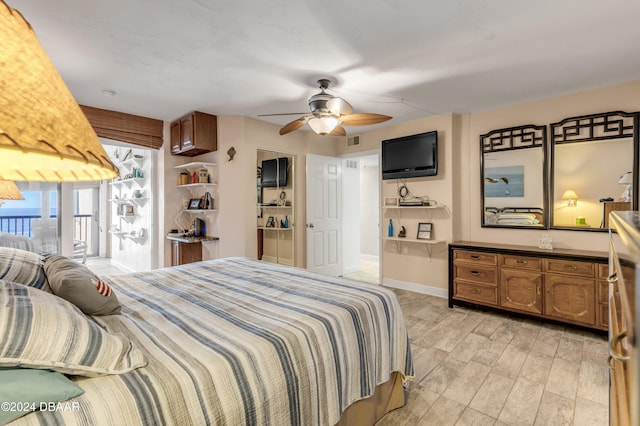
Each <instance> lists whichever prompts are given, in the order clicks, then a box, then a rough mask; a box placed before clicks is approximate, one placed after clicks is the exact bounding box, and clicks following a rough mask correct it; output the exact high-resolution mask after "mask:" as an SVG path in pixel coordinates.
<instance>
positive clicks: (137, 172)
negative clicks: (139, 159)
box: [133, 167, 144, 178]
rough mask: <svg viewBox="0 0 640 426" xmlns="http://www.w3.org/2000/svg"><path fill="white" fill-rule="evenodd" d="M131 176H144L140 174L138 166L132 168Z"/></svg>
mask: <svg viewBox="0 0 640 426" xmlns="http://www.w3.org/2000/svg"><path fill="white" fill-rule="evenodd" d="M133 176H134V177H137V178H141V177H144V176H143V174H142V169H141V168H140V167H136V168H135V169H133Z"/></svg>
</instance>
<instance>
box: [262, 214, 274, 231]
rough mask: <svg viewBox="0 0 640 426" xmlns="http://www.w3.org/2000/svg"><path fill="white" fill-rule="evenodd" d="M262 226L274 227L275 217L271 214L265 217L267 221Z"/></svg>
mask: <svg viewBox="0 0 640 426" xmlns="http://www.w3.org/2000/svg"><path fill="white" fill-rule="evenodd" d="M264 226H265V228H274V227H275V226H276V218H275V217H273V216H269V217H268V218H267V223H266V224H265V225H264Z"/></svg>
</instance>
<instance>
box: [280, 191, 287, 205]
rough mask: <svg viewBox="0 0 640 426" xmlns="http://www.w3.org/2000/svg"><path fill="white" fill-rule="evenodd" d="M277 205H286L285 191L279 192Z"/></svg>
mask: <svg viewBox="0 0 640 426" xmlns="http://www.w3.org/2000/svg"><path fill="white" fill-rule="evenodd" d="M278 205H279V206H286V205H287V193H286V192H284V191H281V192H280V200H279V201H278Z"/></svg>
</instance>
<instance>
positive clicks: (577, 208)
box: [549, 111, 638, 231]
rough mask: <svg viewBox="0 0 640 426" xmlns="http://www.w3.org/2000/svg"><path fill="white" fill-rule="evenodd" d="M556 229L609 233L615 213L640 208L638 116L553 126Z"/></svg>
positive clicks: (588, 119)
mask: <svg viewBox="0 0 640 426" xmlns="http://www.w3.org/2000/svg"><path fill="white" fill-rule="evenodd" d="M550 129H551V137H550V139H551V155H550V158H551V162H550V163H551V185H550V194H549V199H550V200H551V206H552V210H551V214H552V216H551V217H552V220H551V227H552V228H556V229H571V230H582V231H606V230H607V229H608V225H609V224H608V216H609V212H611V211H617V210H635V209H637V198H638V197H637V195H638V131H637V129H638V114H637V113H625V112H620V111H615V112H608V113H603V114H594V115H585V116H580V117H571V118H566V119H564V120H562V121H560V122H558V123H553V124H551V128H550Z"/></svg>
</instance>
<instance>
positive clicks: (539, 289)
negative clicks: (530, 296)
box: [536, 286, 542, 295]
mask: <svg viewBox="0 0 640 426" xmlns="http://www.w3.org/2000/svg"><path fill="white" fill-rule="evenodd" d="M536 293H537V294H538V295H540V294H542V289H541V288H540V286H538V287H536Z"/></svg>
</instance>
